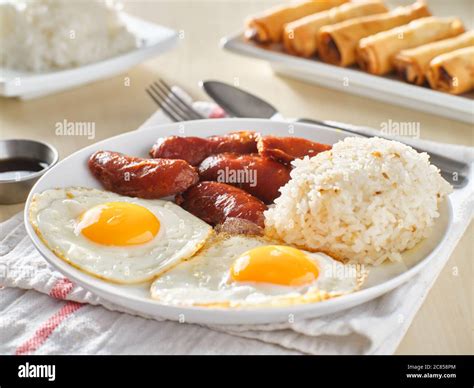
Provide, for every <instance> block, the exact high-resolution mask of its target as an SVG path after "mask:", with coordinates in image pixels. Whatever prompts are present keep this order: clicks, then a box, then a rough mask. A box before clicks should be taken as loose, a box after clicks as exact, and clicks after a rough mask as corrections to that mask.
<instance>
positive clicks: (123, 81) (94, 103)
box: [0, 0, 474, 354]
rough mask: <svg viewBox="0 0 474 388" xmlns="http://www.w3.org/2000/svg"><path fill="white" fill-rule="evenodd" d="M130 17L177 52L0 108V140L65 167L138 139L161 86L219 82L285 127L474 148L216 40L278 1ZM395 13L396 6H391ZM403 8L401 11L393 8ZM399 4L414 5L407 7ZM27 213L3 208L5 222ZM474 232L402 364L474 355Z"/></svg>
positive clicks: (448, 9)
mask: <svg viewBox="0 0 474 388" xmlns="http://www.w3.org/2000/svg"><path fill="white" fill-rule="evenodd" d="M125 3H126V4H125V10H126V11H128V12H130V13H131V14H134V15H136V16H139V17H142V18H144V19H146V20H149V21H153V22H157V23H160V24H163V25H166V26H169V27H171V28H174V29H176V30H179V31H180V32H181V36H182V39H180V41H179V44H178V46H177V47H176V48H175V49H173V50H172V51H169V52H167V53H165V54H164V55H162V56H159V57H157V58H155V59H153V60H150V61H147V62H145V63H143V64H142V65H139V66H136V67H135V68H133V69H132V70H130V71H129V72H128V73H126V74H123V75H120V76H116V77H113V78H110V79H107V80H104V81H100V82H95V83H93V84H90V85H86V86H82V87H80V88H77V89H74V90H70V91H66V92H63V93H59V94H54V95H51V96H47V97H43V98H38V99H35V100H29V101H20V100H16V99H5V98H0V138H1V139H5V138H33V139H40V140H44V141H47V142H49V143H51V144H53V145H54V146H55V147H57V149H58V150H59V152H60V156H61V157H62V158H64V157H65V156H67V155H69V154H70V153H72V152H74V151H76V150H78V149H80V148H82V147H84V146H87V145H90V144H92V143H94V142H96V141H99V140H101V139H105V138H108V137H110V136H113V135H116V134H119V133H122V132H126V131H130V130H133V129H136V128H137V127H138V126H139V125H140V124H141V123H143V122H144V121H145V120H146V119H147V118H148V117H149V116H150V115H151V114H152V113H153V112H154V111H155V109H156V107H155V105H154V104H153V102H152V101H150V99H149V97H148V96H147V95H146V94H145V93H144V89H145V87H146V86H147V85H148V84H149V83H150V82H152V81H153V80H156V79H158V78H163V79H165V80H167V81H168V82H170V83H173V84H177V85H180V86H182V87H183V88H185V89H186V90H187V91H188V92H189V93H190V94H191V95H192V96H193V97H195V98H197V99H206V96H205V95H204V93H203V92H202V91H201V90H200V89H199V86H198V82H199V81H200V80H205V79H218V80H221V81H225V82H229V83H238V84H239V85H240V86H241V87H242V88H244V89H247V90H249V91H252V92H254V93H256V94H257V95H259V96H261V97H263V98H265V99H267V100H268V101H271V102H272V103H273V104H274V105H275V106H276V107H278V109H279V110H281V112H282V114H283V115H284V116H287V117H314V118H318V119H334V120H339V121H343V122H348V123H353V124H361V125H367V126H371V127H374V128H381V125H382V124H383V123H385V122H387V121H388V120H392V121H394V122H395V121H399V122H405V121H410V122H419V123H420V128H421V130H420V135H421V137H422V138H424V139H430V140H435V141H439V142H446V143H455V144H464V145H469V146H473V145H474V132H473V127H472V125H469V124H465V123H461V122H457V121H453V120H448V119H444V118H441V117H437V116H433V115H430V114H425V113H420V112H417V111H415V110H410V109H405V108H400V107H397V106H392V105H389V104H386V103H382V102H377V101H374V100H370V99H366V98H362V97H357V96H353V95H349V94H344V93H342V92H338V91H334V90H329V89H325V88H323V87H318V86H314V85H309V84H305V83H303V82H300V81H295V80H292V79H290V78H286V77H285V78H284V77H281V76H276V75H275V74H273V73H272V71H271V69H270V68H269V66H268V65H267V64H265V63H264V62H261V61H257V60H253V59H250V58H244V57H240V56H237V55H234V54H230V53H228V52H224V51H222V50H221V49H220V48H219V47H218V43H219V38H220V37H222V36H224V35H226V34H229V33H233V32H235V31H238V30H239V29H240V28H241V24H242V20H243V19H244V18H245V16H246V15H248V14H250V13H253V12H255V11H258V10H261V9H265V8H267V7H268V6H271V5H272V4H275V3H278V2H275V1H192V0H185V1H126V2H125ZM391 3H392V4H393V3H394V2H391ZM395 3H397V2H395ZM402 3H409V2H408V1H405V2H402ZM429 3H430V6H431V8H432V10H433V13H435V14H438V15H439V14H445V15H448V14H452V15H461V16H462V15H464V19H466V15H473V12H472V11H473V9H472V8H473V2H471V1H470V0H466V1H462V0H458V1H450V2H443V1H442V0H432V1H430V2H429ZM465 22H466V23H467V24H472V20H465ZM63 120H68V121H81V122H83V121H87V122H93V123H95V131H96V133H95V138H94V139H88V138H87V137H85V136H57V135H56V134H55V123H57V122H62V121H63ZM22 208H23V205H22V204H18V205H9V206H5V205H3V206H0V221H2V220H5V219H6V218H8V217H9V216H11V215H13V214H14V213H16V212H18V211H20V210H21V209H22ZM473 241H474V240H473V226H472V224H471V226H470V227H469V229H468V231H467V233H466V234H465V235H464V237H463V239H462V240H461V241H460V243H459V245H458V246H457V248H456V250H455V251H454V253H453V254H452V256H451V258H450V260H449V262H448V263H447V265H446V267H445V268H444V270H443V271H442V273H441V274H440V276H439V278H438V280H437V281H436V283H435V285H434V287H433V288H432V289H431V291H430V292H429V294H428V296H427V298H426V301H425V303H424V305H423V307H422V308H421V309H420V311H419V312H418V314H417V316H416V317H415V319H414V321H413V323H412V325H411V327H410V328H409V330H408V331H407V333H406V336H405V338H404V339H403V341H402V342H401V344H400V346H399V348H398V350H397V353H398V354H472V353H473V327H472V325H473V319H472V318H473V315H472V313H473V301H474V298H473V268H472V259H473Z"/></svg>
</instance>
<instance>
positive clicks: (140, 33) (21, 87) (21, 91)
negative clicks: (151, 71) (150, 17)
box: [0, 13, 178, 99]
mask: <svg viewBox="0 0 474 388" xmlns="http://www.w3.org/2000/svg"><path fill="white" fill-rule="evenodd" d="M123 20H124V23H125V25H126V26H127V28H128V29H129V31H130V32H132V33H133V34H134V35H135V36H136V37H137V38H138V42H139V44H138V47H137V48H135V49H133V50H131V51H129V52H127V53H124V54H120V55H117V56H115V57H112V58H108V59H105V60H103V61H100V62H95V63H91V64H89V65H84V66H80V67H74V68H70V69H65V70H55V71H50V72H43V73H32V72H25V71H17V70H12V69H8V68H4V67H0V95H3V96H5V97H21V98H24V99H27V98H34V97H39V96H43V95H46V94H51V93H55V92H57V91H60V90H65V89H70V88H72V87H75V86H78V85H83V84H86V83H89V82H93V81H97V80H100V79H104V78H109V77H112V76H114V75H117V74H120V73H122V72H124V71H126V70H128V69H130V68H131V67H133V66H135V65H137V64H138V63H141V62H143V61H144V60H146V59H149V58H152V57H154V56H156V55H158V54H160V53H163V52H165V51H166V50H169V49H171V48H172V47H173V46H174V45H175V44H176V43H177V41H178V37H177V33H176V31H174V30H171V29H169V28H166V27H163V26H159V25H157V24H153V23H149V22H146V21H144V20H142V19H139V18H136V17H133V16H130V15H127V14H125V13H124V14H123Z"/></svg>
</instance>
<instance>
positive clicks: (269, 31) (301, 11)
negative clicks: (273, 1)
mask: <svg viewBox="0 0 474 388" xmlns="http://www.w3.org/2000/svg"><path fill="white" fill-rule="evenodd" d="M347 1H348V0H311V1H299V2H293V3H290V4H288V5H282V6H278V7H274V8H272V9H269V10H268V11H266V12H264V13H263V14H262V15H258V16H252V17H250V18H249V19H247V21H246V29H245V37H246V38H247V39H250V40H254V41H255V42H258V43H277V42H281V40H282V36H283V26H284V25H285V24H286V23H289V22H292V21H294V20H296V19H300V18H302V17H305V16H307V15H311V14H313V13H316V12H321V11H324V10H326V9H329V8H332V7H336V6H338V5H341V4H343V3H346V2H347Z"/></svg>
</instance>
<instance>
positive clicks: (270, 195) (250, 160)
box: [199, 152, 290, 204]
mask: <svg viewBox="0 0 474 388" xmlns="http://www.w3.org/2000/svg"><path fill="white" fill-rule="evenodd" d="M199 177H200V178H201V180H202V181H217V182H221V183H227V184H230V185H232V186H236V187H239V188H241V189H243V190H245V191H247V192H248V193H250V194H252V195H253V196H255V197H257V198H259V199H261V200H262V201H263V202H265V203H267V204H269V203H272V202H273V201H274V200H275V198H277V197H279V196H280V192H279V189H280V187H282V186H284V185H285V184H286V183H287V182H288V181H289V180H290V169H289V168H288V167H287V166H284V165H283V164H281V163H278V162H276V161H274V160H271V159H265V158H263V157H261V156H259V155H256V154H248V155H239V154H236V153H230V152H227V153H223V154H218V155H212V156H209V157H208V158H206V159H204V160H203V161H202V163H201V164H200V166H199Z"/></svg>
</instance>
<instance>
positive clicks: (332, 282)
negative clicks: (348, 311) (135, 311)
mask: <svg viewBox="0 0 474 388" xmlns="http://www.w3.org/2000/svg"><path fill="white" fill-rule="evenodd" d="M272 244H275V242H271V241H269V240H267V239H265V238H260V237H250V236H243V235H240V236H226V237H222V236H218V237H216V238H215V239H214V240H213V241H208V243H207V244H206V246H205V247H204V248H203V249H202V250H201V251H200V252H199V253H197V254H196V255H195V256H194V257H192V258H191V259H190V260H187V261H185V262H182V263H180V264H179V265H177V266H176V267H174V268H172V269H171V270H169V271H167V272H165V273H164V274H162V275H161V276H160V277H158V278H157V279H156V280H155V281H154V282H153V283H152V285H151V288H150V292H151V296H152V298H153V299H156V300H159V301H160V302H162V303H165V304H171V305H182V306H207V307H222V308H228V307H248V306H282V305H293V304H300V303H312V302H319V301H321V300H326V299H330V298H334V297H337V296H340V295H344V294H348V293H351V292H354V291H356V290H358V289H359V288H360V287H361V285H362V283H363V281H364V279H365V277H366V275H367V274H366V273H365V271H363V270H362V269H361V268H360V267H359V266H350V265H345V264H343V263H341V262H339V261H336V260H334V259H332V258H331V257H329V256H327V255H325V254H323V253H311V252H305V251H304V253H306V254H307V255H308V257H309V258H310V259H311V260H314V261H315V262H316V263H317V266H318V268H319V276H318V278H317V279H316V280H315V281H314V282H312V283H310V284H308V285H304V286H299V287H294V286H281V285H275V284H269V283H266V284H265V283H258V282H245V283H242V282H234V281H232V280H230V270H231V267H232V264H233V262H234V261H235V260H236V259H237V258H238V257H239V256H240V255H241V254H242V253H244V252H246V251H248V250H250V249H253V248H257V247H260V246H264V245H272Z"/></svg>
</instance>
